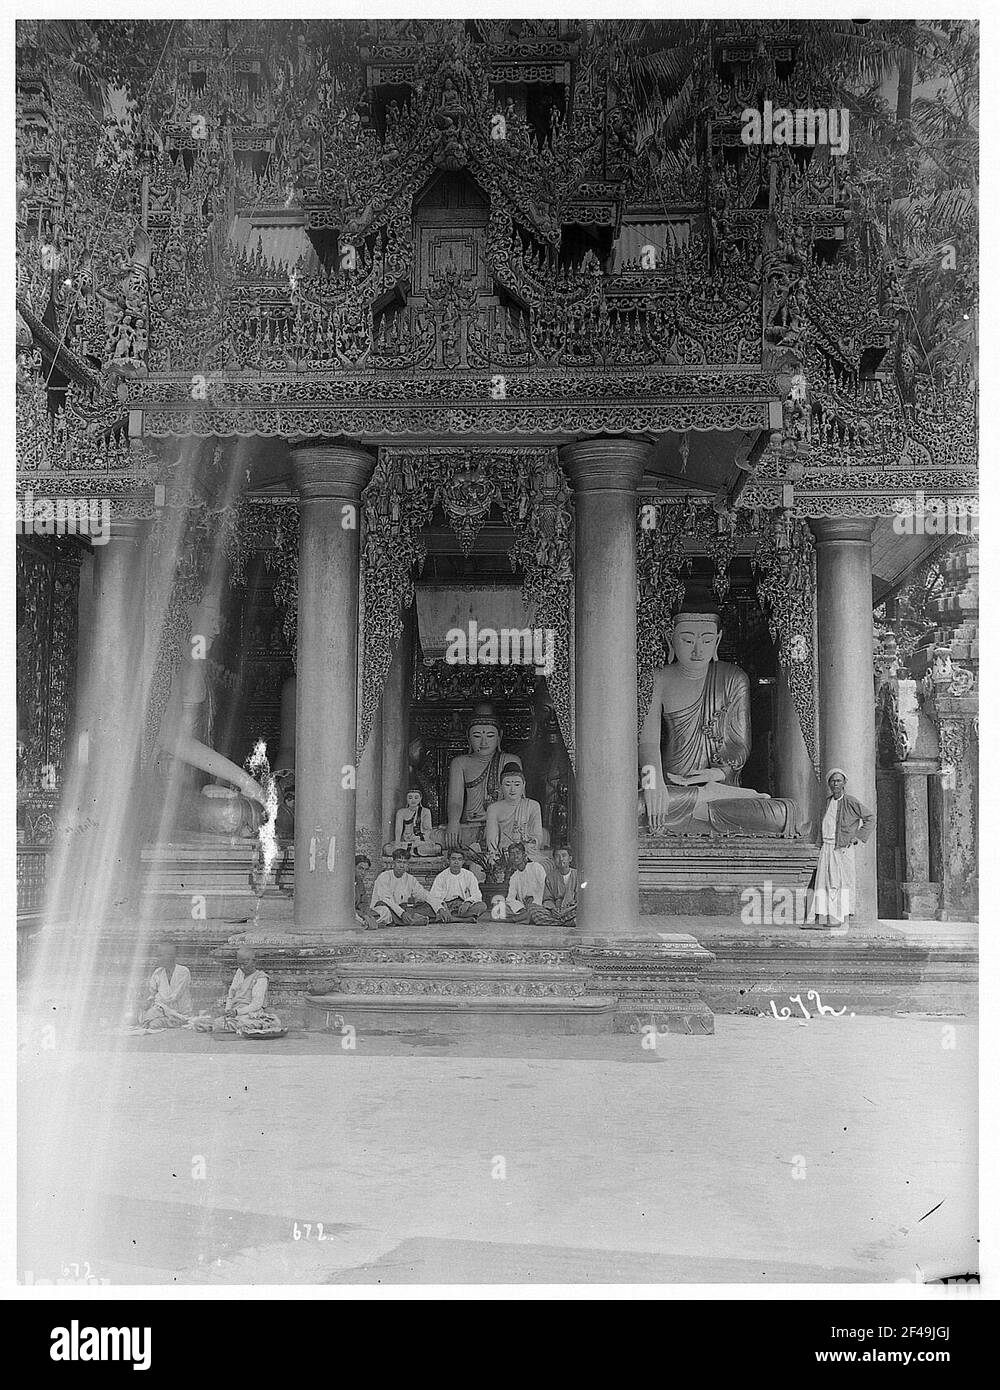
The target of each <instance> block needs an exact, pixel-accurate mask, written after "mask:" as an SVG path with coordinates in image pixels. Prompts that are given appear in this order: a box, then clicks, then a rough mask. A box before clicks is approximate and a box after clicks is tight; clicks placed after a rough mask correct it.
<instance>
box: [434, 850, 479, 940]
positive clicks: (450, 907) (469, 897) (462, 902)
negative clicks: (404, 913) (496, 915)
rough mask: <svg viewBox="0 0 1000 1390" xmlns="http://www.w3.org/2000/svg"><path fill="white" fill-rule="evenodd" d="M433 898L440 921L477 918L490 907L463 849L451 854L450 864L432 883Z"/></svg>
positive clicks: (468, 920)
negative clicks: (466, 863)
mask: <svg viewBox="0 0 1000 1390" xmlns="http://www.w3.org/2000/svg"><path fill="white" fill-rule="evenodd" d="M431 900H432V901H433V902H434V903H435V904H436V906H437V919H438V921H439V922H475V921H476V920H477V919H478V918H480V917H482V915H483V913H484V912H485V911H486V904H485V903H484V902H483V895H482V893H481V892H480V891H479V880H478V879H477V878H476V876H475V874H474V873H473V872H472V870H471V869H467V868H466V867H465V855H464V854H463V853H462V851H461V850H460V849H453V850H451V851H450V852H449V854H448V867H447V869H442V870H441V872H440V873H439V874H438V876H437V878H436V879H435V880H434V882H433V883H432V884H431Z"/></svg>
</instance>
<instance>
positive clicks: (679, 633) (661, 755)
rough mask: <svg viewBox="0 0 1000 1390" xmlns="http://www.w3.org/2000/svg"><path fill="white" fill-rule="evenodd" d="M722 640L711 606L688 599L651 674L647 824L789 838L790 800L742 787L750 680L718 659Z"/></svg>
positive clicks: (644, 747) (644, 750) (644, 762)
mask: <svg viewBox="0 0 1000 1390" xmlns="http://www.w3.org/2000/svg"><path fill="white" fill-rule="evenodd" d="M721 638H722V619H721V616H720V614H719V612H718V610H717V609H713V608H712V606H711V605H709V604H705V603H697V604H696V603H692V604H691V605H690V606H688V605H685V606H683V607H682V608H681V609H680V611H679V612H678V613H677V614H676V615H675V616H674V620H673V626H672V631H671V634H670V637H669V639H668V644H667V645H668V650H669V653H670V655H669V657H668V664H667V665H666V666H662V667H660V669H659V670H657V671H655V672H654V673H653V698H652V701H651V703H650V707H649V713H648V714H647V715H646V718H645V720H644V722H643V726H642V729H641V731H640V734H639V762H640V765H641V768H642V787H643V797H644V800H645V806H646V815H647V818H648V821H649V828H650V830H651V831H653V833H654V834H662V833H667V834H673V835H713V834H715V835H769V836H785V837H789V838H791V837H793V836H794V835H795V819H796V813H795V804H794V802H791V801H787V800H783V799H779V798H772V797H770V796H768V795H767V794H766V793H765V792H757V791H752V790H751V789H750V788H748V787H741V786H740V785H739V774H740V770H741V768H742V767H743V764H744V763H745V762H746V760H747V758H748V757H749V754H750V682H749V680H748V678H747V676H746V674H745V672H743V671H741V670H740V668H739V667H738V666H734V665H732V664H731V663H730V662H728V661H720V660H719V656H718V652H719V642H720V641H721ZM664 736H665V737H664Z"/></svg>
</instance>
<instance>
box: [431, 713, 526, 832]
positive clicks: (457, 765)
mask: <svg viewBox="0 0 1000 1390" xmlns="http://www.w3.org/2000/svg"><path fill="white" fill-rule="evenodd" d="M466 728H467V733H468V739H469V751H468V752H467V753H459V754H458V756H457V757H454V758H452V760H451V766H450V768H449V770H448V821H447V824H446V825H444V826H442V827H441V831H442V838H443V839H444V846H445V849H461V848H464V847H466V846H470V845H476V844H478V845H483V846H484V845H485V839H484V836H485V832H486V811H487V808H488V807H489V806H491V805H492V804H493V803H494V802H495V801H499V799H500V796H501V785H500V774H501V771H502V770H503V768H504V767H506V766H507V765H508V764H509V763H515V764H516V765H517V766H518V767H520V766H521V759H520V758H519V757H518V755H517V754H516V753H504V752H503V751H502V749H501V747H500V743H501V739H502V736H503V730H502V729H501V727H500V720H499V719H498V718H497V715H496V713H495V712H494V709H493V706H492V705H490V704H480V705H477V706H476V707H475V709H474V710H473V711H472V714H471V715H470V717H469V721H468V724H467V726H466Z"/></svg>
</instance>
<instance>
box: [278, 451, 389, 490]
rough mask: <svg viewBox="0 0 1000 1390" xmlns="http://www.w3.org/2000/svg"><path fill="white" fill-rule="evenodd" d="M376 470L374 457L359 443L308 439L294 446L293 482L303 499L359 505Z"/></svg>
mask: <svg viewBox="0 0 1000 1390" xmlns="http://www.w3.org/2000/svg"><path fill="white" fill-rule="evenodd" d="M374 469H375V455H374V454H373V453H371V452H370V451H369V450H368V449H363V448H362V447H361V445H360V444H350V443H338V442H334V441H326V440H311V439H306V440H302V441H300V442H298V443H296V444H293V445H292V481H293V484H294V486H295V490H296V491H297V492H298V494H299V497H300V498H302V499H303V500H309V499H314V498H323V497H330V498H340V497H344V498H347V499H348V500H350V501H352V502H356V501H357V500H358V499H359V497H360V496H361V490H362V488H364V487H365V486H366V485H367V483H368V481H369V479H370V478H371V476H372V473H373V472H374Z"/></svg>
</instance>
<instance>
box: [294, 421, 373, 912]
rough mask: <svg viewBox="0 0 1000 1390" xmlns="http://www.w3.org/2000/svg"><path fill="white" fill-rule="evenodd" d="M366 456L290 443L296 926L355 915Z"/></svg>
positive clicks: (353, 449)
mask: <svg viewBox="0 0 1000 1390" xmlns="http://www.w3.org/2000/svg"><path fill="white" fill-rule="evenodd" d="M374 464H375V460H374V458H373V457H372V455H371V454H370V453H368V452H367V450H365V449H361V448H359V447H358V446H357V445H353V444H324V443H311V442H310V443H303V444H298V445H295V446H293V466H294V479H295V486H296V489H297V491H298V496H299V575H298V580H299V592H298V642H297V655H296V676H297V680H296V701H295V907H294V914H295V925H296V927H297V928H299V929H302V930H307V931H308V930H314V931H315V930H322V929H326V930H329V929H334V930H337V929H339V930H344V929H347V928H352V927H353V926H354V925H355V920H354V837H355V827H356V823H357V779H358V768H357V751H356V745H357V728H358V715H357V682H358V591H359V582H358V579H359V568H358V567H359V563H360V542H359V536H360V521H361V515H360V512H361V508H360V501H361V490H362V488H363V487H364V486H365V484H366V483H367V482H368V480H369V478H370V477H371V474H372V469H373V468H374Z"/></svg>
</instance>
